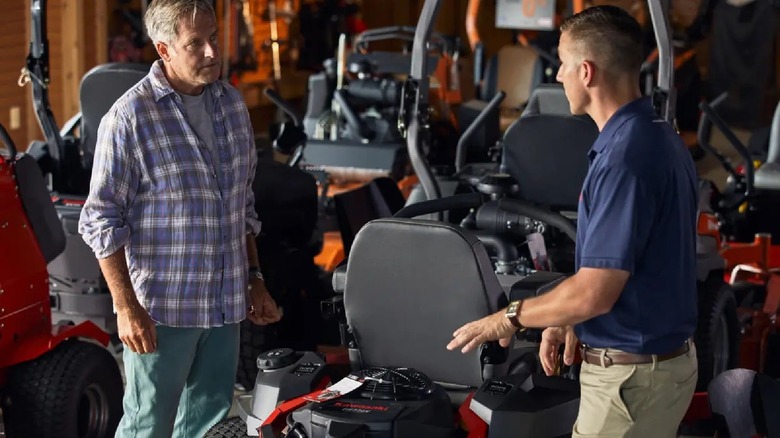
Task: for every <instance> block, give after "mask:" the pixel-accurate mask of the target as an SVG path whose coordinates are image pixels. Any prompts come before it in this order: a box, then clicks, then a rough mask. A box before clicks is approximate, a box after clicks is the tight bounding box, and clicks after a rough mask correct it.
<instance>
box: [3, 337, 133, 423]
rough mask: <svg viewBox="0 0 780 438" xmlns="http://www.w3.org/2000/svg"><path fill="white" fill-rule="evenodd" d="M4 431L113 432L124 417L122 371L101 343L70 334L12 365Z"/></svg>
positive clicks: (6, 399) (4, 407)
mask: <svg viewBox="0 0 780 438" xmlns="http://www.w3.org/2000/svg"><path fill="white" fill-rule="evenodd" d="M7 390H8V391H7V393H6V395H7V397H6V398H5V400H4V406H3V410H4V411H5V413H6V415H5V419H6V427H7V434H8V437H9V438H14V437H20V438H21V437H38V438H54V437H57V438H82V437H89V438H107V437H113V436H114V432H115V431H116V428H117V425H118V424H119V419H120V418H121V417H122V394H123V384H122V376H121V374H120V372H119V365H118V364H117V362H116V360H115V359H114V357H113V356H112V355H111V353H109V352H108V350H106V349H105V348H103V347H102V346H100V345H96V344H93V343H90V342H85V341H79V340H68V341H65V342H63V343H62V344H60V345H58V346H57V347H56V348H55V349H54V350H52V351H49V352H47V353H46V354H44V355H42V356H40V357H39V358H37V359H35V360H32V361H30V362H25V363H22V364H20V365H17V366H15V367H13V368H12V369H11V370H10V373H9V378H8V386H7Z"/></svg>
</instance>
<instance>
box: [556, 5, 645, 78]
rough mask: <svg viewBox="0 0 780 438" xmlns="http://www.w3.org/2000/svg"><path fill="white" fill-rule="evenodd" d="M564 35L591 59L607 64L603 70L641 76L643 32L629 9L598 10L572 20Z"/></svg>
mask: <svg viewBox="0 0 780 438" xmlns="http://www.w3.org/2000/svg"><path fill="white" fill-rule="evenodd" d="M560 30H561V33H564V32H566V33H568V34H569V37H570V38H571V39H570V41H573V42H575V44H577V45H580V47H582V48H584V49H585V50H586V52H587V53H588V54H589V55H592V56H596V57H597V59H598V60H600V61H602V62H604V63H605V65H604V66H602V67H603V68H606V69H608V70H613V71H616V72H622V73H629V74H638V73H639V69H640V68H641V66H642V62H643V61H644V57H643V56H642V28H641V26H640V25H639V22H637V21H636V19H635V18H634V17H633V16H632V15H631V14H629V13H628V11H626V10H625V9H622V8H619V7H617V6H594V7H590V8H587V9H585V10H584V11H582V12H580V13H578V14H574V15H572V16H571V17H568V18H567V19H566V20H565V21H564V22H563V24H561V28H560Z"/></svg>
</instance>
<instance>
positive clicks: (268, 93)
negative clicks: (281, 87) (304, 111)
mask: <svg viewBox="0 0 780 438" xmlns="http://www.w3.org/2000/svg"><path fill="white" fill-rule="evenodd" d="M263 94H265V97H267V98H268V100H270V101H271V102H273V103H274V105H276V106H277V107H279V109H281V110H282V111H284V112H285V113H286V114H287V115H288V116H290V118H291V119H292V121H293V123H295V126H302V125H303V121H302V119H301V116H299V115H298V113H297V112H296V111H295V109H293V107H292V105H290V102H287V101H286V100H285V99H284V98H283V97H282V96H280V95H279V93H277V92H276V90H274V89H273V88H266V89H265V90H263Z"/></svg>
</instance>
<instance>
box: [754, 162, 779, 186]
mask: <svg viewBox="0 0 780 438" xmlns="http://www.w3.org/2000/svg"><path fill="white" fill-rule="evenodd" d="M754 186H755V188H757V189H759V190H780V163H766V164H764V165H762V166H761V167H759V168H758V170H756V175H755V183H754Z"/></svg>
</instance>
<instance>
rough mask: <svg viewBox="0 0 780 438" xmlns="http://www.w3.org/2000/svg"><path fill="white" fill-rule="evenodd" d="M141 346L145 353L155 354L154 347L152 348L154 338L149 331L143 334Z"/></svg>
mask: <svg viewBox="0 0 780 438" xmlns="http://www.w3.org/2000/svg"><path fill="white" fill-rule="evenodd" d="M140 344H141V345H142V346H143V350H144V352H145V353H153V352H154V347H153V346H152V337H151V336H150V335H149V332H148V331H145V332H143V334H142V335H141V339H140Z"/></svg>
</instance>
